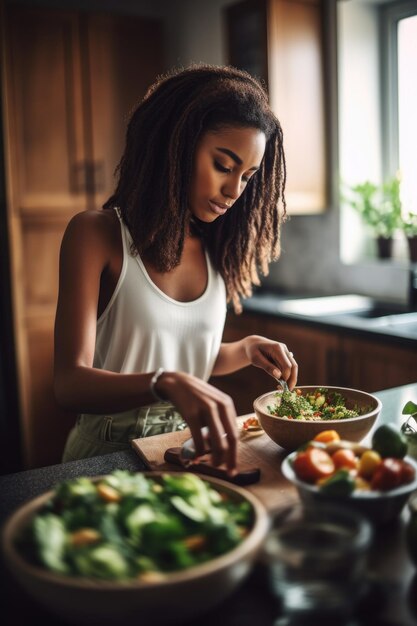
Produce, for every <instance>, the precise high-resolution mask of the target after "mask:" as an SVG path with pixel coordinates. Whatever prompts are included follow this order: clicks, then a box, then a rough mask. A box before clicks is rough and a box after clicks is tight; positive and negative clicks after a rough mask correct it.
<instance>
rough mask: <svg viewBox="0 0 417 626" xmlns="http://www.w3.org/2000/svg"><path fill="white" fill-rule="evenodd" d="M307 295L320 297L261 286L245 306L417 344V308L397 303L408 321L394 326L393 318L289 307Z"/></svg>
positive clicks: (248, 309) (253, 310) (406, 344)
mask: <svg viewBox="0 0 417 626" xmlns="http://www.w3.org/2000/svg"><path fill="white" fill-rule="evenodd" d="M307 297H310V298H313V299H316V298H315V297H313V296H299V295H298V296H294V295H288V294H280V293H274V292H270V291H263V290H260V291H259V292H256V293H254V295H253V296H252V297H251V298H249V299H247V300H244V301H243V310H244V311H246V312H248V313H256V314H261V315H268V316H272V317H276V318H280V319H285V320H287V321H291V322H294V323H302V324H304V325H309V326H316V327H319V328H321V329H324V330H326V329H327V330H329V329H330V330H333V331H338V330H339V331H343V333H344V334H349V335H356V336H362V337H366V338H367V339H372V338H375V339H376V340H381V339H383V340H384V342H386V343H392V344H396V345H400V346H404V347H407V348H412V347H413V348H417V312H415V311H414V312H411V311H410V312H406V309H405V307H402V306H401V305H397V306H398V311H399V312H401V317H402V318H403V320H404V323H399V324H395V325H393V326H390V324H389V323H385V322H387V321H388V322H389V320H381V318H366V317H361V316H356V315H350V314H349V313H348V312H346V313H342V312H340V313H337V314H325V315H321V316H320V315H318V314H314V315H313V314H309V313H308V312H302V313H301V312H294V311H291V310H289V308H288V301H291V302H295V301H297V300H303V299H304V298H307ZM323 298H326V296H323ZM402 311H404V312H402ZM407 320H410V323H407ZM411 320H412V321H411Z"/></svg>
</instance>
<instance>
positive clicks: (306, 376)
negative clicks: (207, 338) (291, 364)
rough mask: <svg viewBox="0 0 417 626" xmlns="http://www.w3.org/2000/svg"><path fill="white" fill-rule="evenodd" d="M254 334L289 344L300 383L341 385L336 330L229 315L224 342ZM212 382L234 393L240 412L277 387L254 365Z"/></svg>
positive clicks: (231, 394) (276, 320) (249, 316)
mask: <svg viewBox="0 0 417 626" xmlns="http://www.w3.org/2000/svg"><path fill="white" fill-rule="evenodd" d="M251 334H254V335H262V336H264V337H268V338H269V339H273V340H275V341H280V342H282V343H285V344H286V345H287V347H288V349H289V350H290V351H291V352H293V353H294V356H295V358H296V360H297V362H298V366H299V373H298V384H299V385H339V384H340V361H339V339H338V337H337V335H336V333H330V332H329V333H327V332H325V331H321V330H317V329H312V328H307V327H305V326H303V325H300V324H291V323H288V322H281V321H280V320H278V319H274V318H270V317H266V316H261V315H251V314H248V313H242V315H240V316H236V315H234V314H233V313H229V314H228V317H227V321H226V325H225V331H224V335H223V340H224V341H237V340H238V339H242V338H243V337H245V336H246V335H251ZM211 382H212V383H213V384H214V385H215V386H217V387H219V388H220V389H222V390H223V391H225V392H226V393H228V394H229V395H230V396H232V398H233V400H234V402H235V406H236V409H237V411H238V413H240V414H242V413H250V412H252V411H253V401H254V399H255V398H257V397H258V396H259V395H261V394H262V393H266V392H267V391H271V390H272V389H274V388H275V387H276V384H275V382H274V380H273V379H272V378H271V376H269V375H268V374H267V373H266V372H265V371H264V370H262V369H259V368H257V367H253V366H249V367H246V368H244V369H242V370H239V371H238V372H235V373H234V374H231V375H228V376H225V377H224V378H223V377H222V378H217V377H215V378H212V380H211Z"/></svg>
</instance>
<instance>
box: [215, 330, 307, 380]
mask: <svg viewBox="0 0 417 626" xmlns="http://www.w3.org/2000/svg"><path fill="white" fill-rule="evenodd" d="M247 365H255V366H256V367H260V368H262V369H264V370H265V371H266V372H267V373H268V374H270V375H271V376H272V377H273V378H276V379H280V378H283V379H284V380H286V381H287V383H288V386H289V388H290V389H293V388H294V387H295V384H296V382H297V375H298V365H297V362H296V361H295V359H294V356H293V354H292V353H291V352H290V351H289V350H288V348H287V346H286V345H285V344H284V343H280V342H278V341H272V340H271V339H266V338H265V337H261V336H259V335H248V336H247V337H244V338H243V339H240V340H239V341H233V342H231V343H222V344H221V346H220V350H219V354H218V355H217V359H216V362H215V364H214V368H213V372H212V375H213V376H223V375H224V374H231V373H232V372H236V371H237V370H239V369H242V368H243V367H246V366H247Z"/></svg>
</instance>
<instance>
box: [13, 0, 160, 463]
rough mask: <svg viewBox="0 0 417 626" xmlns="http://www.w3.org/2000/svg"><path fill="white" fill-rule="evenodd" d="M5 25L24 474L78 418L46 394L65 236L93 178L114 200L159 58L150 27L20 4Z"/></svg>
mask: <svg viewBox="0 0 417 626" xmlns="http://www.w3.org/2000/svg"><path fill="white" fill-rule="evenodd" d="M6 18H7V20H6V28H5V30H6V32H7V45H6V58H5V60H4V67H5V78H6V82H5V94H6V97H5V105H6V106H5V112H4V115H5V120H6V124H5V126H6V145H7V150H8V152H7V179H8V180H7V183H8V218H9V224H10V234H11V254H12V259H11V267H12V270H11V271H12V281H11V282H12V284H13V289H14V293H13V307H14V317H15V320H14V321H15V329H16V345H17V358H18V384H19V391H20V404H21V433H22V448H23V458H24V465H25V467H26V468H29V467H38V466H41V465H47V464H50V463H57V462H59V461H60V458H61V455H62V448H63V443H64V441H65V438H66V436H67V433H68V432H69V429H70V427H71V424H72V423H73V422H74V418H75V416H73V415H70V414H68V413H66V412H65V411H62V410H61V409H60V408H59V407H58V405H57V404H56V402H55V399H54V395H53V325H54V316H55V308H56V299H57V289H58V261H59V259H58V256H59V248H60V243H61V240H62V235H63V232H64V229H65V226H66V224H67V223H68V221H69V219H70V218H71V216H72V215H73V214H75V213H77V212H79V211H82V210H85V209H87V208H91V207H93V206H97V204H96V197H95V189H94V182H95V181H94V180H93V175H94V174H95V175H96V178H97V177H98V178H97V180H102V181H104V182H103V186H102V189H101V192H100V193H101V197H100V198H98V199H99V200H100V199H104V198H105V197H107V195H109V194H110V193H111V191H112V190H113V181H112V173H113V169H114V167H115V166H116V164H117V161H118V159H119V157H120V155H121V151H122V144H123V139H124V133H125V127H124V123H125V120H126V116H127V114H128V112H129V109H130V108H131V106H133V105H134V102H135V100H136V99H137V98H139V97H141V96H142V94H143V92H144V88H145V84H146V86H147V85H148V83H150V82H151V81H152V80H153V79H154V77H155V75H156V74H158V73H159V72H161V71H162V62H161V54H162V53H161V49H162V48H161V34H160V30H158V27H156V26H155V27H154V28H153V27H152V28H151V27H150V24H149V21H148V20H145V22H142V19H141V18H136V17H133V18H126V20H125V19H122V18H119V17H118V16H115V17H114V23H113V18H112V17H110V16H109V15H106V16H94V19H93V17H91V19H90V17H89V16H88V14H87V13H76V12H61V11H52V10H49V9H44V8H37V9H31V8H28V7H25V6H23V5H22V6H21V7H16V6H9V7H8V8H7V13H6ZM135 39H136V40H137V41H135ZM95 155H98V156H97V160H98V166H99V167H98V166H97V171H96V169H94V168H95V165H94V164H95V161H94V159H95ZM92 164H93V165H94V167H93V165H92ZM100 168H101V169H100ZM100 177H101V178H100Z"/></svg>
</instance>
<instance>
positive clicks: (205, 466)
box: [164, 447, 261, 486]
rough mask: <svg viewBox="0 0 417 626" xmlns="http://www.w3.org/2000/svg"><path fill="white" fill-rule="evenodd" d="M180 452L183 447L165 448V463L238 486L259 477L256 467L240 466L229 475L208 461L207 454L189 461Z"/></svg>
mask: <svg viewBox="0 0 417 626" xmlns="http://www.w3.org/2000/svg"><path fill="white" fill-rule="evenodd" d="M182 452H183V448H179V447H178V448H168V449H167V450H165V454H164V460H165V461H166V462H167V463H173V464H174V465H179V466H180V467H182V468H183V469H184V470H186V471H187V472H195V473H197V474H205V475H206V476H213V477H214V478H221V479H222V480H226V481H228V482H229V483H233V484H235V485H240V486H245V485H253V484H254V483H257V482H258V481H259V479H260V477H261V470H260V469H259V468H258V467H244V468H241V469H240V470H239V471H238V472H237V474H234V475H233V476H230V475H229V474H228V473H227V469H225V468H222V467H216V466H215V465H212V464H211V463H210V460H211V457H210V455H209V454H206V455H205V456H202V457H200V458H199V460H198V462H196V463H192V462H191V461H189V460H187V459H184V457H183V453H182Z"/></svg>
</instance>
